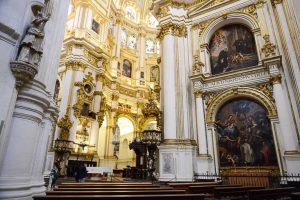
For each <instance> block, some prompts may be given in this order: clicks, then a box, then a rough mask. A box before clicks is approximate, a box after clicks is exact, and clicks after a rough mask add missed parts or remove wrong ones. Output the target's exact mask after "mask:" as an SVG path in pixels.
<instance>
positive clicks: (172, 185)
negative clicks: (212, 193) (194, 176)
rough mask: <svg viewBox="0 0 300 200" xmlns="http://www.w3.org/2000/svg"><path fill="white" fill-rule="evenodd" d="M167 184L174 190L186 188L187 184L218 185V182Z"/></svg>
mask: <svg viewBox="0 0 300 200" xmlns="http://www.w3.org/2000/svg"><path fill="white" fill-rule="evenodd" d="M168 185H169V186H170V187H172V188H174V189H176V190H186V189H188V188H189V186H201V185H220V183H219V182H193V183H168Z"/></svg>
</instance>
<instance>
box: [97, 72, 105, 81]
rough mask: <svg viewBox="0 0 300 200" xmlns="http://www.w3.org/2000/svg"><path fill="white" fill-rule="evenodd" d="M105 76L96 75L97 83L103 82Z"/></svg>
mask: <svg viewBox="0 0 300 200" xmlns="http://www.w3.org/2000/svg"><path fill="white" fill-rule="evenodd" d="M104 78H105V75H104V74H97V75H96V80H97V81H104Z"/></svg>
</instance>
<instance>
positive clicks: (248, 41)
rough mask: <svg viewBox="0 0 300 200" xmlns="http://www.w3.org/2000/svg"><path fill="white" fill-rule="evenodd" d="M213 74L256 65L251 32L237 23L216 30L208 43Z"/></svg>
mask: <svg viewBox="0 0 300 200" xmlns="http://www.w3.org/2000/svg"><path fill="white" fill-rule="evenodd" d="M209 50H210V57H211V72H212V74H213V75H215V74H221V73H224V72H230V71H234V70H239V69H242V68H246V67H252V66H256V65H258V56H257V51H256V45H255V40H254V36H253V33H252V32H251V30H250V29H249V28H248V27H246V26H244V25H239V24H234V25H228V26H224V27H222V28H220V29H219V30H217V31H216V32H215V33H214V34H213V36H212V38H211V41H210V43H209Z"/></svg>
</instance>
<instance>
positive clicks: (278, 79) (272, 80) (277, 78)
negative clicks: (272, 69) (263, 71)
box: [270, 75, 282, 85]
mask: <svg viewBox="0 0 300 200" xmlns="http://www.w3.org/2000/svg"><path fill="white" fill-rule="evenodd" d="M281 79H282V77H281V75H277V76H273V77H271V78H270V83H271V84H272V85H276V84H281Z"/></svg>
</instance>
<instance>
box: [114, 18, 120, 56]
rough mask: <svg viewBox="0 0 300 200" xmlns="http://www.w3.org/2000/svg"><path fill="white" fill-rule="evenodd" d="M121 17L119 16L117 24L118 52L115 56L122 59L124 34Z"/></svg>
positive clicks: (116, 51)
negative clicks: (122, 38) (122, 35)
mask: <svg viewBox="0 0 300 200" xmlns="http://www.w3.org/2000/svg"><path fill="white" fill-rule="evenodd" d="M121 18H122V17H121V16H119V18H118V19H117V20H116V24H117V31H116V32H117V35H116V38H117V42H116V50H115V56H116V57H120V52H121V32H122V25H121V24H122V20H121Z"/></svg>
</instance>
